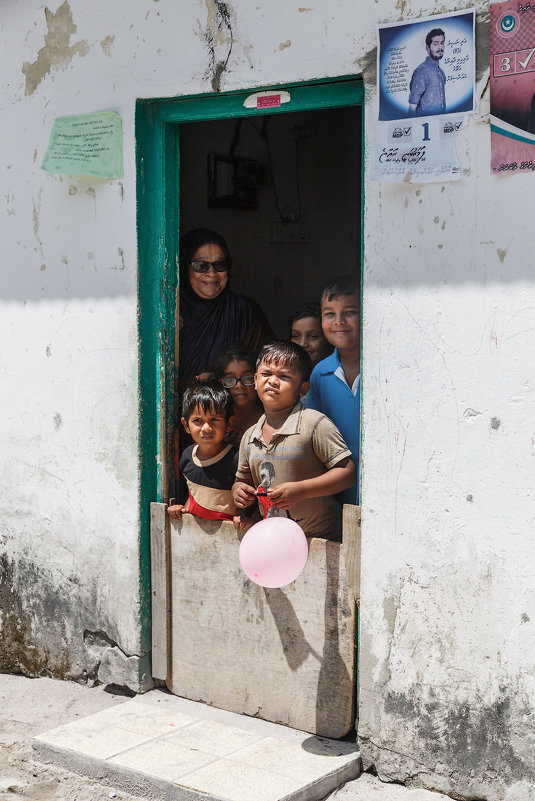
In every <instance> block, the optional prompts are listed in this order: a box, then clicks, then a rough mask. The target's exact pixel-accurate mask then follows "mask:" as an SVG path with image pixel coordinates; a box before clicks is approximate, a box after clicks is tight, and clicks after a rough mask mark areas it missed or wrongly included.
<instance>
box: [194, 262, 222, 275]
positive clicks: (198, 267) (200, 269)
mask: <svg viewBox="0 0 535 801" xmlns="http://www.w3.org/2000/svg"><path fill="white" fill-rule="evenodd" d="M190 267H191V269H192V270H193V272H195V273H207V272H209V271H210V267H213V268H214V270H215V271H216V273H225V272H226V271H227V270H228V268H229V265H228V262H226V261H190Z"/></svg>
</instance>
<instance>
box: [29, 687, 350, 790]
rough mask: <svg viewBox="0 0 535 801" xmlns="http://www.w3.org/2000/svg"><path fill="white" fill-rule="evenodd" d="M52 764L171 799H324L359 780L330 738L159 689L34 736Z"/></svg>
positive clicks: (340, 744)
mask: <svg viewBox="0 0 535 801" xmlns="http://www.w3.org/2000/svg"><path fill="white" fill-rule="evenodd" d="M32 744H33V748H34V749H35V750H36V752H37V753H38V754H39V755H40V757H41V758H42V759H44V760H50V761H52V762H55V763H57V764H61V765H62V766H64V767H67V768H69V769H70V770H77V771H79V772H82V773H84V774H86V775H89V776H91V777H92V778H98V779H101V780H102V779H108V780H110V781H112V782H113V783H114V785H115V786H117V787H121V788H123V789H125V790H127V791H129V792H131V793H134V794H138V795H143V796H146V797H148V798H151V799H152V798H154V799H164V800H165V801H194V799H195V801H199V799H214V800H215V799H217V801H316V800H317V799H321V798H324V797H325V795H327V794H328V793H329V792H331V791H332V790H334V789H335V788H337V787H339V786H340V785H341V784H343V783H344V782H346V781H348V780H349V779H353V778H355V777H356V776H358V774H359V770H360V755H359V753H358V750H357V746H356V743H355V742H354V741H353V742H351V741H347V740H344V741H341V740H329V739H326V738H324V737H318V736H315V735H310V734H309V733H307V732H302V731H297V730H295V729H289V728H287V727H285V726H280V725H278V724H276V723H270V722H267V721H264V720H260V719H256V718H250V717H246V716H243V715H238V714H236V713H233V712H227V711H225V710H221V709H215V708H213V707H209V706H206V705H205V704H201V703H197V702H194V701H189V700H186V699H183V698H178V697H176V696H173V695H170V694H168V693H166V692H162V691H160V690H153V691H152V692H150V693H147V694H146V695H144V696H141V697H136V698H134V699H130V700H128V701H125V702H124V703H122V704H118V705H116V706H114V707H112V708H110V709H105V710H102V711H100V712H97V713H96V714H94V715H90V716H89V717H87V718H82V719H78V720H75V721H73V722H72V723H68V724H66V725H63V726H59V727H57V728H55V729H52V730H51V731H48V732H45V733H44V734H41V735H39V736H37V737H35V738H34V740H33V743H32Z"/></svg>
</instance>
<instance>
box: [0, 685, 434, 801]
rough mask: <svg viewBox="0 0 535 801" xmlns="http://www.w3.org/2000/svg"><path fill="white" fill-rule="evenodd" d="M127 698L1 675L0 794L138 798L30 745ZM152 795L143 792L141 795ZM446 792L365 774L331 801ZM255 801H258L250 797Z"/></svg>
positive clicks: (88, 800) (386, 800)
mask: <svg viewBox="0 0 535 801" xmlns="http://www.w3.org/2000/svg"><path fill="white" fill-rule="evenodd" d="M125 700H126V699H125V696H123V695H119V694H115V693H113V692H108V691H106V689H105V688H103V687H94V688H88V687H83V686H80V685H78V684H72V683H70V682H60V681H54V680H52V679H27V678H25V677H22V676H12V675H5V674H0V798H10V799H14V798H16V797H20V798H21V799H34V801H101V800H102V801H103V799H108V798H116V799H117V801H139V796H133V795H130V794H128V793H125V792H123V791H121V790H120V789H118V788H115V787H114V786H113V784H111V783H109V782H100V781H95V780H92V779H88V778H86V777H84V776H80V775H78V774H76V773H74V772H72V771H70V770H66V769H65V768H60V767H56V766H54V765H50V764H43V763H41V762H40V761H39V760H38V758H37V755H36V754H35V753H34V752H33V750H32V747H31V741H32V738H33V737H34V736H36V735H38V734H41V733H43V732H46V731H49V730H50V729H54V728H56V727H57V726H61V725H64V724H66V723H70V722H72V721H74V720H77V719H80V718H82V717H85V716H87V715H91V714H93V713H95V712H98V711H99V710H102V709H106V708H108V707H111V706H114V705H117V704H121V703H123V702H124V701H125ZM142 797H143V798H144V799H149V798H150V795H149V794H148V793H146V792H145V794H144V795H143V796H142ZM441 799H442V800H444V799H446V796H443V795H441V794H437V793H430V792H427V791H425V790H409V789H406V788H404V787H400V786H399V785H388V784H383V783H381V782H380V781H379V780H378V779H376V778H375V777H372V776H369V775H367V774H364V775H362V776H360V777H359V778H358V779H355V780H352V781H350V782H347V783H346V784H345V785H344V786H343V787H341V788H339V789H338V790H336V791H335V792H334V793H332V794H331V795H330V796H329V801H441ZM251 801H255V800H254V799H251Z"/></svg>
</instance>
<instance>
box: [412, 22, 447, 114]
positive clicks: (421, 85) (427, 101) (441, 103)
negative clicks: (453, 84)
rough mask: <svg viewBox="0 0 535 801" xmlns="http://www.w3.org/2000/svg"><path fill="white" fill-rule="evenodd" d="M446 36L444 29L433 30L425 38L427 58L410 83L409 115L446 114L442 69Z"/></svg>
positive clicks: (415, 71)
mask: <svg viewBox="0 0 535 801" xmlns="http://www.w3.org/2000/svg"><path fill="white" fill-rule="evenodd" d="M445 43H446V34H445V33H444V31H443V30H442V28H433V29H432V30H431V31H429V33H428V34H427V36H426V37H425V49H426V50H427V58H426V59H425V61H422V63H421V64H419V65H418V66H417V67H416V69H415V70H414V72H413V73H412V78H411V82H410V86H409V89H410V94H409V115H411V116H412V115H413V114H414V115H417V116H418V117H427V116H429V115H431V114H445V113H446V89H445V87H446V75H445V73H444V72H443V70H441V69H440V63H439V62H440V59H441V58H442V56H443V55H444V47H445Z"/></svg>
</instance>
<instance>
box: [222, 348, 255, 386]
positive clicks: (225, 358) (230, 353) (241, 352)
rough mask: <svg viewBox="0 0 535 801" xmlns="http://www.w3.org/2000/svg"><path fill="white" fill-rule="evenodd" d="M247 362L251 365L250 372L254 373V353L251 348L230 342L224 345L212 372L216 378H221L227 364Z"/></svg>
mask: <svg viewBox="0 0 535 801" xmlns="http://www.w3.org/2000/svg"><path fill="white" fill-rule="evenodd" d="M234 359H236V361H238V362H247V364H250V365H251V371H252V372H253V373H254V371H255V365H256V353H255V352H254V350H251V348H248V347H247V346H246V345H242V344H241V343H239V342H238V343H236V342H231V343H230V344H228V345H225V347H224V348H223V350H222V351H221V353H220V354H219V356H218V357H217V359H216V360H215V362H214V367H213V372H214V376H215V377H216V378H222V377H223V374H224V372H225V368H226V367H227V364H228V363H229V362H232V361H234Z"/></svg>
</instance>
